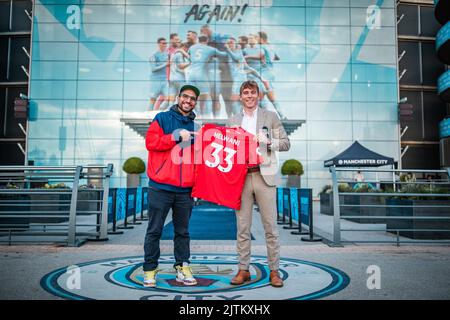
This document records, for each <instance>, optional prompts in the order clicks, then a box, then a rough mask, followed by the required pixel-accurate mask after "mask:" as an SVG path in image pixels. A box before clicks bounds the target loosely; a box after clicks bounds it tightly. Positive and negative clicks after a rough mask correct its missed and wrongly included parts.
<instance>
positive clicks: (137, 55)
mask: <svg viewBox="0 0 450 320" xmlns="http://www.w3.org/2000/svg"><path fill="white" fill-rule="evenodd" d="M156 50H157V44H156V43H126V44H125V53H124V56H125V61H135V62H145V63H148V61H149V57H150V56H151V55H152V53H153V52H155V51H156Z"/></svg>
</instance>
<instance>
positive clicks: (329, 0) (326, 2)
mask: <svg viewBox="0 0 450 320" xmlns="http://www.w3.org/2000/svg"><path fill="white" fill-rule="evenodd" d="M306 6H307V7H348V6H349V0H323V1H317V0H306Z"/></svg>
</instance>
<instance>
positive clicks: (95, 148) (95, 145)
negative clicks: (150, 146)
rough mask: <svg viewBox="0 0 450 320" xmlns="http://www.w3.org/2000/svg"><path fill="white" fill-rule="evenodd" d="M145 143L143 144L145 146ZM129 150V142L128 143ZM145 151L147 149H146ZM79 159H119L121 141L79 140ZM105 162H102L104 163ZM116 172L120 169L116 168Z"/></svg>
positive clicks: (76, 148)
mask: <svg viewBox="0 0 450 320" xmlns="http://www.w3.org/2000/svg"><path fill="white" fill-rule="evenodd" d="M143 144H144V143H142V145H143ZM127 148H128V142H127ZM144 150H145V149H144ZM75 152H76V155H77V158H81V159H83V158H98V159H99V160H100V159H118V158H120V157H121V154H120V140H110V139H77V145H76V147H75ZM104 161H105V160H103V161H102V163H105V162H104ZM115 169H116V170H117V169H119V170H120V168H115Z"/></svg>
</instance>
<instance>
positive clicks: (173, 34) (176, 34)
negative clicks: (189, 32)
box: [170, 33, 178, 39]
mask: <svg viewBox="0 0 450 320" xmlns="http://www.w3.org/2000/svg"><path fill="white" fill-rule="evenodd" d="M176 36H178V33H171V34H170V39H173V38H175V37H176Z"/></svg>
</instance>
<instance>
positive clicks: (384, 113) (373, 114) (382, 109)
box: [352, 102, 398, 121]
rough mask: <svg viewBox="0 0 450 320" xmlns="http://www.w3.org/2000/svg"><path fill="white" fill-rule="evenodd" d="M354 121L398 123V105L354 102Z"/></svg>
mask: <svg viewBox="0 0 450 320" xmlns="http://www.w3.org/2000/svg"><path fill="white" fill-rule="evenodd" d="M352 110H353V119H354V120H358V121H397V118H398V110H397V103H376V102H353V104H352Z"/></svg>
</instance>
